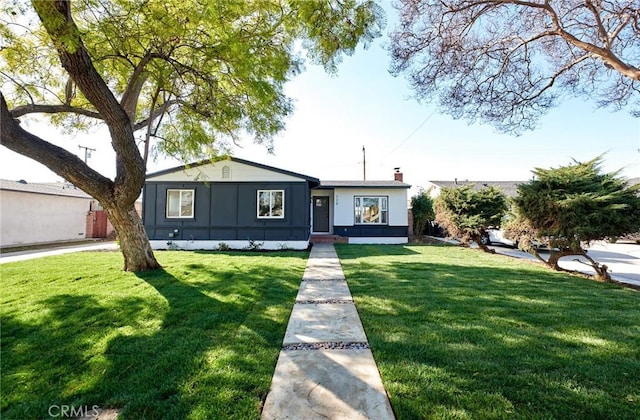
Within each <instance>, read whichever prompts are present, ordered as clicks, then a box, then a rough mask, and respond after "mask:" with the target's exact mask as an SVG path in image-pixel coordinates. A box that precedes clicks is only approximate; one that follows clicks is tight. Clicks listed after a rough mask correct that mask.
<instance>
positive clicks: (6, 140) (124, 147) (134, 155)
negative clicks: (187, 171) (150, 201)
mask: <svg viewBox="0 0 640 420" xmlns="http://www.w3.org/2000/svg"><path fill="white" fill-rule="evenodd" d="M33 6H34V8H35V10H36V12H37V13H38V16H39V17H40V19H41V20H42V23H43V25H44V27H45V29H46V30H47V33H48V34H49V36H50V37H51V40H52V41H53V43H54V45H55V46H56V49H57V51H58V56H59V57H60V63H61V64H62V66H63V67H64V69H65V70H66V71H67V72H68V73H69V76H70V77H71V79H72V80H73V81H74V83H75V84H76V86H78V88H79V89H80V90H81V91H82V93H83V94H84V96H85V97H86V98H87V99H88V100H89V102H91V104H92V105H93V106H94V107H95V108H96V111H97V112H98V113H99V114H100V116H101V118H102V119H103V120H104V122H105V123H106V125H107V127H108V128H109V133H110V134H111V145H112V147H113V150H114V151H115V152H116V177H115V180H114V181H111V180H110V179H109V178H106V177H104V176H102V175H100V174H99V173H97V172H96V171H94V170H93V169H91V168H90V167H89V166H87V164H86V163H85V162H83V161H82V160H80V159H79V158H78V157H77V156H75V155H74V154H72V153H70V152H69V151H67V150H65V149H63V148H61V147H58V146H54V145H52V144H51V143H48V142H46V141H45V140H42V139H41V138H39V137H37V136H34V135H33V134H31V133H29V132H27V131H25V130H24V129H22V127H20V125H19V122H18V121H17V120H16V119H14V117H13V116H12V115H11V112H10V111H9V108H8V106H7V103H6V101H5V99H4V96H3V95H1V92H0V111H1V115H0V122H1V123H2V130H0V137H1V139H2V143H3V145H4V146H6V147H7V148H9V149H11V150H13V151H15V152H17V153H20V154H21V155H24V156H27V157H30V158H32V159H34V160H36V161H38V162H40V163H42V164H43V165H45V166H47V167H48V168H49V169H51V170H52V171H53V172H55V173H56V174H58V175H60V176H61V177H63V178H64V179H66V180H68V181H70V182H72V183H73V184H74V185H76V186H77V187H78V188H80V189H82V190H83V191H85V192H86V193H87V194H89V195H91V196H92V197H94V198H95V199H97V200H99V201H100V203H101V204H102V206H103V207H104V209H105V211H106V212H107V215H108V216H109V219H110V220H111V223H112V224H113V226H114V227H115V229H116V233H117V234H118V237H119V239H120V245H121V250H122V254H123V256H124V269H125V270H127V271H144V270H149V269H155V268H159V267H160V264H158V262H157V261H156V259H155V257H154V256H153V251H152V250H151V245H150V244H149V240H148V239H147V235H146V233H145V231H144V226H143V225H142V220H140V217H139V216H138V214H137V213H136V211H135V209H134V203H135V201H136V199H137V198H138V196H139V195H140V190H141V189H142V186H143V184H144V179H145V164H144V161H143V159H142V157H141V156H140V151H139V150H138V146H137V145H136V142H135V138H134V135H133V126H132V122H131V119H130V118H129V115H128V114H127V112H126V110H125V109H124V108H123V107H122V106H121V105H120V103H119V102H118V100H117V99H116V98H115V96H114V94H113V92H111V90H110V89H109V86H108V85H107V84H106V83H105V81H104V80H103V79H102V77H101V76H100V74H99V73H98V71H97V70H96V68H95V67H94V66H93V63H92V60H91V57H90V56H89V53H88V51H87V50H86V48H85V47H84V44H83V43H82V39H81V38H80V34H81V31H80V30H79V29H78V27H77V26H76V24H75V22H74V21H73V19H72V18H71V9H70V8H71V4H70V2H67V1H63V0H57V1H35V0H34V1H33ZM135 92H139V89H133V91H132V92H131V94H132V95H133V96H135ZM134 99H135V98H134V97H129V98H128V99H127V101H126V102H127V107H128V108H132V107H134V104H135V100H134Z"/></svg>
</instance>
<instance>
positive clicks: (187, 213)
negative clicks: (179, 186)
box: [167, 190, 194, 218]
mask: <svg viewBox="0 0 640 420" xmlns="http://www.w3.org/2000/svg"><path fill="white" fill-rule="evenodd" d="M193 196H194V190H167V218H191V217H193Z"/></svg>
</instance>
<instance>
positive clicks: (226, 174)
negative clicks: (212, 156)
mask: <svg viewBox="0 0 640 420" xmlns="http://www.w3.org/2000/svg"><path fill="white" fill-rule="evenodd" d="M222 179H231V168H229V167H228V166H223V167H222Z"/></svg>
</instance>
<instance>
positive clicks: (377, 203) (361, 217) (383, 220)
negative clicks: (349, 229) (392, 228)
mask: <svg viewBox="0 0 640 420" xmlns="http://www.w3.org/2000/svg"><path fill="white" fill-rule="evenodd" d="M354 200H355V206H354V208H355V220H356V224H367V225H368V224H379V225H386V224H387V223H388V218H389V210H388V207H387V202H388V201H389V198H388V197H355V198H354Z"/></svg>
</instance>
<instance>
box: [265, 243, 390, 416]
mask: <svg viewBox="0 0 640 420" xmlns="http://www.w3.org/2000/svg"><path fill="white" fill-rule="evenodd" d="M394 418H395V417H394V415H393V411H392V409H391V405H390V404H389V399H388V397H387V393H386V392H385V390H384V387H383V386H382V380H381V378H380V373H379V372H378V368H377V367H376V363H375V361H374V359H373V355H372V354H371V350H369V345H368V343H367V337H366V335H365V333H364V329H363V328H362V323H361V322H360V317H359V316H358V312H357V311H356V308H355V305H354V303H353V298H352V297H351V292H350V291H349V287H348V286H347V282H346V281H345V277H344V273H343V272H342V266H341V265H340V260H339V259H338V256H337V254H336V252H335V248H334V247H333V245H332V244H316V245H314V246H313V248H312V249H311V255H310V256H309V260H308V262H307V267H306V270H305V272H304V275H303V277H302V283H301V285H300V290H299V291H298V296H297V298H296V303H295V304H294V306H293V311H292V312H291V317H290V319H289V324H288V326H287V331H286V333H285V337H284V341H283V345H282V351H281V352H280V356H279V357H278V363H277V364H276V369H275V373H274V376H273V380H272V382H271V389H270V390H269V394H268V395H267V399H266V401H265V406H264V409H263V411H262V419H264V420H271V419H350V420H351V419H377V420H387V419H394Z"/></svg>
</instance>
